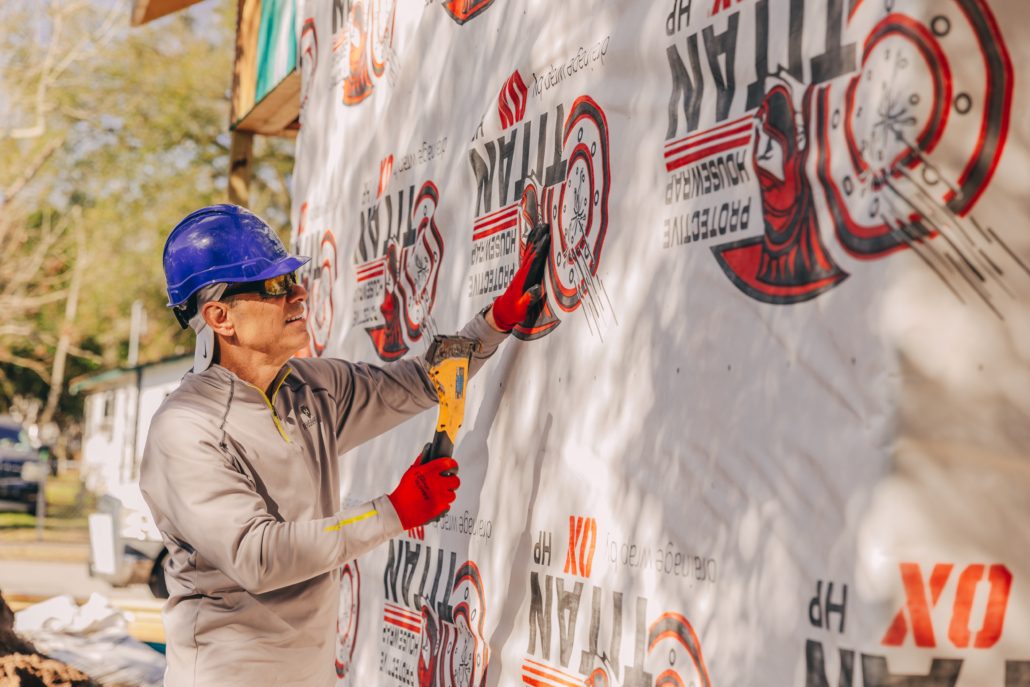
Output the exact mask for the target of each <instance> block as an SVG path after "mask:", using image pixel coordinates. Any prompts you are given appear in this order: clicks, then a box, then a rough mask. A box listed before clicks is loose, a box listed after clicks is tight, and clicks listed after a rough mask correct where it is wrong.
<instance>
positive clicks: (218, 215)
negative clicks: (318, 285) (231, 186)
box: [164, 204, 311, 308]
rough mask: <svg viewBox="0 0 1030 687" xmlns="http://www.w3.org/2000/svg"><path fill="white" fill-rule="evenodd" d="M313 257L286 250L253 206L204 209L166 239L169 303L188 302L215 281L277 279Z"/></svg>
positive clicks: (190, 215) (166, 274)
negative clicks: (300, 255) (296, 254)
mask: <svg viewBox="0 0 1030 687" xmlns="http://www.w3.org/2000/svg"><path fill="white" fill-rule="evenodd" d="M310 259H311V258H307V257H298V256H295V255H290V254H289V253H287V252H286V248H285V247H284V246H283V244H282V241H280V240H279V237H278V236H276V235H275V232H274V231H272V229H271V227H269V226H268V225H267V224H265V222H264V221H263V220H262V219H261V218H260V217H258V216H257V215H255V214H254V213H252V212H250V211H249V210H246V209H244V208H241V207H239V206H237V205H228V204H221V205H211V206H208V207H206V208H201V209H200V210H197V211H195V212H191V213H190V214H189V215H187V216H186V217H185V218H183V220H182V221H181V222H179V223H178V224H177V225H175V228H174V229H172V233H171V234H169V235H168V240H167V241H165V250H164V268H165V282H166V283H167V285H168V306H169V307H173V308H174V307H179V306H182V305H184V304H185V303H186V302H187V301H188V300H189V298H190V296H192V295H193V294H195V293H196V292H197V291H199V290H200V289H202V288H204V287H205V286H209V285H211V284H218V283H221V282H230V283H232V282H245V281H261V280H262V279H270V278H271V277H278V276H279V275H282V274H288V273H290V272H293V271H294V270H296V269H297V268H298V267H300V266H302V265H303V264H304V263H306V262H307V261H308V260H310Z"/></svg>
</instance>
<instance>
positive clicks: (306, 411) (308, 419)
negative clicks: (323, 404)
mask: <svg viewBox="0 0 1030 687" xmlns="http://www.w3.org/2000/svg"><path fill="white" fill-rule="evenodd" d="M300 414H301V415H302V416H303V419H302V420H301V423H302V424H303V425H304V428H305V429H307V428H308V427H310V426H311V425H313V424H315V423H316V422H318V418H317V417H315V416H314V415H313V414H312V413H311V409H310V408H308V407H307V406H301V407H300Z"/></svg>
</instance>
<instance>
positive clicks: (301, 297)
mask: <svg viewBox="0 0 1030 687" xmlns="http://www.w3.org/2000/svg"><path fill="white" fill-rule="evenodd" d="M307 299H308V290H307V289H305V288H304V285H303V284H300V283H297V284H294V285H293V288H292V289H290V293H289V295H288V296H287V297H286V301H287V302H288V303H303V302H305V301H306V300H307Z"/></svg>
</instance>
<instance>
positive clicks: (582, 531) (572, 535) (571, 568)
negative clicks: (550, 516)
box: [564, 515, 597, 577]
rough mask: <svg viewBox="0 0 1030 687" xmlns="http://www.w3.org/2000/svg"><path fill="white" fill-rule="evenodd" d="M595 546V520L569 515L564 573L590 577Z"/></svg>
mask: <svg viewBox="0 0 1030 687" xmlns="http://www.w3.org/2000/svg"><path fill="white" fill-rule="evenodd" d="M596 546H597V520H595V519H594V518H583V517H577V516H575V515H570V516H569V552H568V555H566V556H565V571H564V572H565V574H566V575H578V576H580V577H590V572H591V571H592V570H593V567H594V549H595V548H596Z"/></svg>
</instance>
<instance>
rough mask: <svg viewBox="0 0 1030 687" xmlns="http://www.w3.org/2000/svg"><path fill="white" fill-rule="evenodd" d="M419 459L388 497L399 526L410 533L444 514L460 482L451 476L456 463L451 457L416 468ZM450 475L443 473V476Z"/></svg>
mask: <svg viewBox="0 0 1030 687" xmlns="http://www.w3.org/2000/svg"><path fill="white" fill-rule="evenodd" d="M420 459H421V456H419V458H416V459H415V463H414V464H413V465H412V466H411V467H410V468H408V471H407V472H405V473H404V476H403V477H401V483H400V484H398V485H397V488H396V489H394V490H393V492H392V493H390V494H388V497H389V499H390V503H392V504H393V508H394V510H396V511H397V516H398V517H399V518H400V519H401V527H403V528H404V529H406V530H410V529H411V528H412V527H419V526H420V525H425V524H426V523H428V522H431V521H432V520H433V519H434V518H437V517H439V516H441V515H443V514H444V513H446V512H447V509H448V507H449V506H450V505H451V503H453V502H454V498H455V493H454V492H455V491H457V489H458V486H459V485H460V484H461V480H459V479H458V476H457V475H456V474H454V473H455V472H457V471H458V463H457V461H455V460H454V459H453V458H438V459H436V460H433V461H430V462H428V463H426V464H425V465H419V460H420ZM448 472H449V473H450V474H444V473H448Z"/></svg>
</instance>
